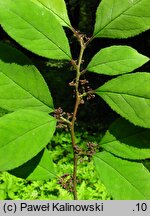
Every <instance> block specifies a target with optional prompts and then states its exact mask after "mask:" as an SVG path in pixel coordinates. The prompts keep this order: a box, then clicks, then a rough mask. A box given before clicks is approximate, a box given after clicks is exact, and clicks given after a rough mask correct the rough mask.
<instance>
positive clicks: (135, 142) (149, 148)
mask: <svg viewBox="0 0 150 216" xmlns="http://www.w3.org/2000/svg"><path fill="white" fill-rule="evenodd" d="M149 140H150V130H149V129H145V128H142V127H137V126H134V125H133V124H131V123H130V122H128V121H126V120H125V119H122V118H120V119H117V120H116V121H115V122H114V123H113V124H112V125H111V126H110V127H109V129H108V130H107V132H106V134H105V135H104V137H103V138H102V140H101V142H100V146H101V147H102V148H103V149H105V150H106V151H108V152H110V153H112V154H114V155H116V156H118V157H122V158H126V159H130V160H143V159H148V158H150V142H149Z"/></svg>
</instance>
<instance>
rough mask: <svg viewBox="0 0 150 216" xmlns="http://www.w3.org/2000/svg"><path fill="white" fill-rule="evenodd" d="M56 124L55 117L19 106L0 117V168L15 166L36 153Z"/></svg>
mask: <svg viewBox="0 0 150 216" xmlns="http://www.w3.org/2000/svg"><path fill="white" fill-rule="evenodd" d="M55 127H56V120H55V119H54V118H53V117H51V116H49V115H48V114H46V113H44V112H40V111H33V110H20V111H16V112H13V113H11V114H7V115H5V116H3V117H1V118H0V137H1V140H0V171H5V170H10V169H14V168H16V167H18V166H20V165H22V164H24V163H26V162H27V161H28V160H30V159H31V158H33V157H34V156H36V155H37V154H38V153H39V152H40V151H41V150H42V149H43V148H44V147H45V146H46V145H47V144H48V142H49V140H50V139H51V138H52V136H53V133H54V131H55ZM6 153H7V154H6Z"/></svg>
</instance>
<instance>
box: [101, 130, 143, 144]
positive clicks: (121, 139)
mask: <svg viewBox="0 0 150 216" xmlns="http://www.w3.org/2000/svg"><path fill="white" fill-rule="evenodd" d="M145 131H147V130H146V129H144V130H141V131H140V132H137V133H134V134H131V135H129V136H122V137H117V139H119V141H118V140H117V139H115V140H111V141H107V142H104V143H101V145H105V144H108V143H112V142H114V141H118V142H121V143H123V139H127V138H129V137H132V136H136V135H138V134H139V133H140V134H142V133H144V132H145ZM108 132H109V133H110V134H111V132H110V131H109V130H108ZM111 135H112V136H113V137H115V138H116V136H115V135H113V134H111ZM126 145H127V144H126Z"/></svg>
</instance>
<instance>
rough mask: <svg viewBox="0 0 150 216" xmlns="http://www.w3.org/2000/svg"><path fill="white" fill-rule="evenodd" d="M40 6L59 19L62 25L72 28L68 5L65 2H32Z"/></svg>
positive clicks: (56, 0) (43, 0)
mask: <svg viewBox="0 0 150 216" xmlns="http://www.w3.org/2000/svg"><path fill="white" fill-rule="evenodd" d="M32 1H33V2H34V3H36V4H38V5H39V6H43V7H45V8H46V9H47V10H49V11H50V12H51V13H53V14H54V16H55V17H56V18H57V19H58V21H59V22H60V24H61V25H63V26H67V27H70V26H71V24H70V20H69V17H68V14H67V9H66V4H65V1H64V0H32Z"/></svg>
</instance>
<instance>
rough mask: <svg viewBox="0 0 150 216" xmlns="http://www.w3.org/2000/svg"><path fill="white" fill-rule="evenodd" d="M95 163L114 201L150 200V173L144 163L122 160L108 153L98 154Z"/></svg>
mask: <svg viewBox="0 0 150 216" xmlns="http://www.w3.org/2000/svg"><path fill="white" fill-rule="evenodd" d="M94 162H95V166H96V170H97V172H98V175H99V177H100V180H102V182H103V183H104V185H105V186H106V188H107V189H108V191H109V192H110V194H111V195H112V197H113V199H116V200H149V199H150V173H149V171H148V170H147V169H146V168H145V167H144V165H143V164H142V163H136V162H129V161H126V160H122V159H120V158H117V157H114V156H113V155H112V154H110V153H108V152H101V153H97V154H96V155H95V156H94Z"/></svg>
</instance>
